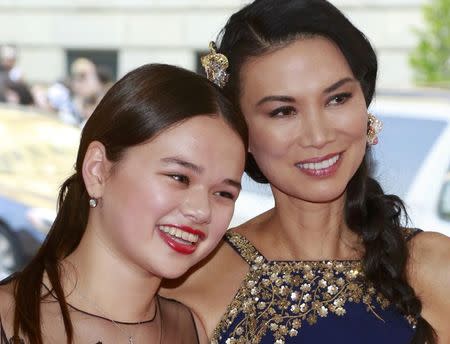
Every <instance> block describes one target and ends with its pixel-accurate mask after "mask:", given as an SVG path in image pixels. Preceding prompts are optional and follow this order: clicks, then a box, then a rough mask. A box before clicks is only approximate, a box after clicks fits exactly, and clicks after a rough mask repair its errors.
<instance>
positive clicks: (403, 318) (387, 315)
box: [165, 0, 450, 344]
mask: <svg viewBox="0 0 450 344" xmlns="http://www.w3.org/2000/svg"><path fill="white" fill-rule="evenodd" d="M203 62H204V64H205V66H206V70H207V73H208V76H209V77H210V78H211V79H212V80H215V81H216V82H217V83H218V84H220V85H221V86H223V87H224V90H225V92H226V93H227V94H228V96H229V97H230V99H232V101H233V102H234V103H235V104H237V105H239V107H240V109H241V111H242V113H243V115H244V116H245V119H246V121H247V125H248V127H249V149H248V152H249V155H248V163H247V166H246V170H247V172H248V174H249V175H250V176H251V177H252V178H253V179H255V180H256V181H258V182H261V183H267V182H268V183H270V186H271V189H272V191H273V195H274V198H275V207H274V209H272V210H269V211H268V212H266V213H263V214H261V215H259V216H257V217H256V218H254V219H252V220H250V221H249V222H247V223H245V224H243V225H241V226H239V227H238V228H235V229H233V230H232V231H230V232H228V233H227V235H226V238H225V240H224V242H223V243H222V244H221V245H220V247H219V248H218V249H217V250H216V251H215V254H214V255H212V256H211V257H210V258H209V259H208V262H207V263H202V266H201V269H194V271H193V273H192V274H191V276H190V277H189V278H187V280H186V281H184V283H183V284H182V285H177V284H175V283H174V284H173V285H170V283H169V285H168V287H172V288H174V289H168V290H166V291H165V293H166V294H167V295H171V296H172V297H174V298H178V299H179V300H183V301H185V302H186V303H187V304H188V305H190V306H191V307H192V309H193V310H194V311H195V312H196V313H197V314H198V316H199V318H200V319H201V321H202V323H203V326H204V327H205V329H206V332H207V333H208V334H209V336H210V338H211V340H212V342H214V343H366V344H367V343H374V344H375V343H395V344H401V343H411V341H412V340H413V338H414V342H415V343H424V342H425V341H427V343H448V342H449V341H450V329H449V326H448V324H449V319H450V301H449V298H448V294H447V290H448V288H449V287H450V278H449V276H450V239H449V238H447V237H445V236H442V235H439V234H436V233H431V232H427V233H420V234H418V233H419V231H418V230H413V229H408V228H403V227H402V223H403V221H402V219H403V216H404V212H403V211H404V207H403V203H402V202H401V200H400V199H399V198H398V197H396V196H393V195H385V194H384V193H383V191H382V189H381V187H380V185H379V184H378V183H377V182H376V181H375V180H374V179H373V178H372V177H370V169H371V162H370V150H371V149H370V146H371V145H372V144H375V143H376V142H377V140H378V139H377V136H376V134H377V133H378V131H379V129H380V126H381V124H380V122H379V121H378V120H377V119H376V118H375V117H373V116H372V115H370V114H369V113H368V112H367V108H368V106H369V105H370V103H371V101H372V97H373V94H374V90H375V79H376V75H377V59H376V55H375V53H374V51H373V49H372V47H371V46H370V43H369V42H368V41H367V39H366V38H365V37H364V35H363V34H362V33H361V32H360V31H359V30H357V29H356V28H355V27H354V26H353V25H352V24H351V23H350V22H349V21H348V20H347V19H346V18H345V16H344V15H343V14H342V13H341V12H340V11H339V10H338V9H336V8H335V7H334V6H333V5H331V4H330V3H329V2H327V1H325V0H257V1H254V2H253V3H251V4H250V5H248V6H246V7H244V8H243V9H241V10H240V11H238V12H237V13H235V14H234V15H233V16H232V17H231V18H230V19H229V21H228V23H227V24H226V26H225V28H224V29H223V31H222V34H221V38H220V40H219V42H218V49H217V54H216V53H215V52H214V51H213V52H212V53H211V54H210V55H208V56H207V57H206V58H204V60H203ZM416 234H417V235H416ZM230 267H232V268H230ZM211 283H215V284H216V285H217V286H218V287H216V288H209V285H211ZM433 329H434V331H435V332H436V335H437V336H436V339H433Z"/></svg>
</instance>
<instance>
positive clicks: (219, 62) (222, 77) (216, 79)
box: [201, 42, 228, 88]
mask: <svg viewBox="0 0 450 344" xmlns="http://www.w3.org/2000/svg"><path fill="white" fill-rule="evenodd" d="M216 50H217V47H216V44H215V43H214V42H210V43H209V54H208V55H205V56H202V58H201V63H202V66H203V68H204V69H205V72H206V77H207V78H208V80H210V81H212V82H213V83H215V84H216V85H217V86H219V87H221V88H222V87H224V86H225V84H226V83H227V81H228V73H227V68H228V59H227V57H226V56H225V55H223V54H220V53H217V51H216Z"/></svg>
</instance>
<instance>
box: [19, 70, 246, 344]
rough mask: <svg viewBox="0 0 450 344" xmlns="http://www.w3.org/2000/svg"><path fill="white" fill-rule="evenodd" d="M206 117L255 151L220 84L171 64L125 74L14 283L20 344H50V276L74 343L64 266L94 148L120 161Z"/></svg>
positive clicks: (80, 218) (81, 226)
mask: <svg viewBox="0 0 450 344" xmlns="http://www.w3.org/2000/svg"><path fill="white" fill-rule="evenodd" d="M198 115H209V116H220V117H221V118H223V119H224V120H225V121H226V123H228V125H229V126H230V127H231V128H232V129H233V130H234V131H235V132H236V133H237V134H238V135H239V136H240V137H241V138H242V141H243V143H244V145H245V146H246V145H247V127H246V124H245V121H244V120H243V118H242V116H240V115H239V114H238V113H237V112H236V111H235V109H234V107H233V105H232V104H231V103H230V102H229V101H228V100H227V99H226V98H225V97H224V96H223V95H222V93H221V90H220V89H219V88H218V87H217V86H215V85H214V84H213V83H211V82H209V81H208V80H206V78H204V77H202V76H200V75H198V74H195V73H193V72H190V71H187V70H184V69H181V68H178V67H174V66H169V65H163V64H149V65H144V66H142V67H140V68H137V69H135V70H133V71H132V72H130V73H128V74H127V75H125V76H124V77H123V78H122V79H121V80H119V81H118V82H117V83H116V84H115V85H114V86H113V87H112V88H111V89H110V90H109V91H108V92H107V93H106V95H105V96H104V98H103V99H102V100H101V102H100V104H99V105H98V106H97V108H96V109H95V111H94V113H93V114H92V116H91V117H90V118H89V120H88V121H87V123H86V125H85V127H84V128H83V131H82V134H81V140H80V146H79V150H78V155H77V160H76V164H75V173H74V174H73V175H72V176H71V177H69V178H68V179H67V180H66V181H65V182H64V183H63V185H62V187H61V190H60V193H59V198H58V214H57V216H56V219H55V221H54V223H53V225H52V227H51V229H50V231H49V233H48V235H47V237H46V239H45V241H44V243H43V244H42V246H41V248H40V250H39V251H38V253H37V254H36V256H35V257H34V258H33V259H32V261H31V262H30V263H29V264H28V265H27V266H26V267H25V268H24V270H23V271H21V272H19V273H17V274H16V275H15V276H14V279H13V281H12V282H13V283H14V297H15V312H14V336H15V337H14V338H16V339H15V343H19V341H18V338H19V337H18V336H19V333H20V332H21V333H22V334H23V335H24V336H25V337H26V338H27V339H28V340H29V342H30V343H32V344H43V339H42V332H41V326H40V324H41V314H40V309H41V301H42V296H41V290H42V279H43V275H44V273H47V275H48V278H49V280H50V283H51V285H52V288H53V292H54V293H55V295H56V297H57V299H58V302H59V305H60V308H61V313H62V318H63V322H64V327H65V331H66V334H67V342H68V343H71V342H72V340H73V326H72V323H71V320H70V315H69V312H68V305H67V303H66V301H65V295H64V291H63V288H62V286H61V282H60V273H61V271H60V262H61V260H62V259H64V258H65V257H67V256H68V255H69V254H70V253H72V252H73V251H74V250H75V249H76V248H77V246H78V244H79V243H80V240H81V238H82V236H83V234H84V231H85V228H86V224H87V219H88V214H89V204H88V203H89V195H88V193H87V191H86V187H85V185H84V182H83V178H82V174H81V170H82V164H83V160H84V157H85V154H86V150H87V148H88V146H89V144H90V143H91V142H92V141H99V142H101V143H102V144H103V145H104V146H105V149H106V156H107V158H108V159H109V160H110V161H112V162H118V161H119V160H120V158H121V156H122V155H123V154H124V152H125V151H126V150H127V148H130V147H133V146H136V145H139V144H141V143H144V142H146V141H148V140H149V139H151V138H152V137H154V136H155V135H157V134H159V133H161V132H162V131H164V130H166V129H168V128H169V127H171V126H173V125H175V124H178V123H181V122H183V121H186V120H188V119H190V118H193V117H195V116H198Z"/></svg>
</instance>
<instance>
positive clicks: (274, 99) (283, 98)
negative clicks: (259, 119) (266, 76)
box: [256, 96, 295, 106]
mask: <svg viewBox="0 0 450 344" xmlns="http://www.w3.org/2000/svg"><path fill="white" fill-rule="evenodd" d="M267 102H284V103H294V102H295V99H294V98H293V97H289V96H267V97H264V98H262V99H261V100H259V101H258V102H257V103H256V106H260V105H261V104H263V103H267Z"/></svg>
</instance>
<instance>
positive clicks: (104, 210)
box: [91, 116, 245, 278]
mask: <svg viewBox="0 0 450 344" xmlns="http://www.w3.org/2000/svg"><path fill="white" fill-rule="evenodd" d="M244 156H245V148H244V145H243V143H242V140H241V139H240V137H239V136H238V134H236V133H235V132H234V131H233V130H232V129H231V128H230V127H229V125H228V124H226V123H225V121H224V120H223V119H221V118H220V117H218V116H214V117H213V116H197V117H194V118H191V119H189V120H187V121H185V122H182V123H181V124H178V125H176V126H174V127H172V128H170V129H168V130H166V131H163V132H162V133H161V134H159V135H157V136H156V137H155V138H154V139H153V140H151V141H149V142H148V143H145V144H142V145H139V146H136V147H132V148H130V149H128V150H127V151H126V153H125V155H124V157H123V158H122V160H121V161H120V162H119V163H118V164H117V165H116V166H115V167H114V172H113V173H111V174H110V176H109V177H108V178H107V180H106V182H105V185H104V189H103V192H102V195H101V198H102V199H101V202H100V204H99V206H98V207H97V208H95V209H92V211H91V212H93V213H95V212H97V215H96V216H97V217H98V218H99V220H100V223H101V226H99V227H100V233H101V235H102V240H103V242H105V243H106V245H107V246H108V247H109V249H110V250H111V251H112V252H114V253H115V254H116V255H119V257H120V259H121V260H125V261H128V262H129V263H131V264H132V265H136V266H137V267H140V268H142V269H143V270H145V271H148V272H151V273H153V274H155V275H157V276H160V277H166V278H173V277H177V276H180V275H181V274H183V273H184V272H185V271H186V270H187V269H188V268H190V267H191V266H193V265H194V264H195V263H197V262H199V261H200V260H201V259H202V258H204V257H205V256H206V255H207V254H208V253H210V252H211V250H212V249H213V248H214V247H215V246H216V245H217V244H218V242H219V240H220V239H221V238H222V236H223V235H224V233H225V231H226V229H227V227H228V225H229V222H230V220H231V217H232V215H233V210H234V204H235V200H236V198H237V197H238V195H239V192H240V181H241V176H242V173H243V169H244Z"/></svg>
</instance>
